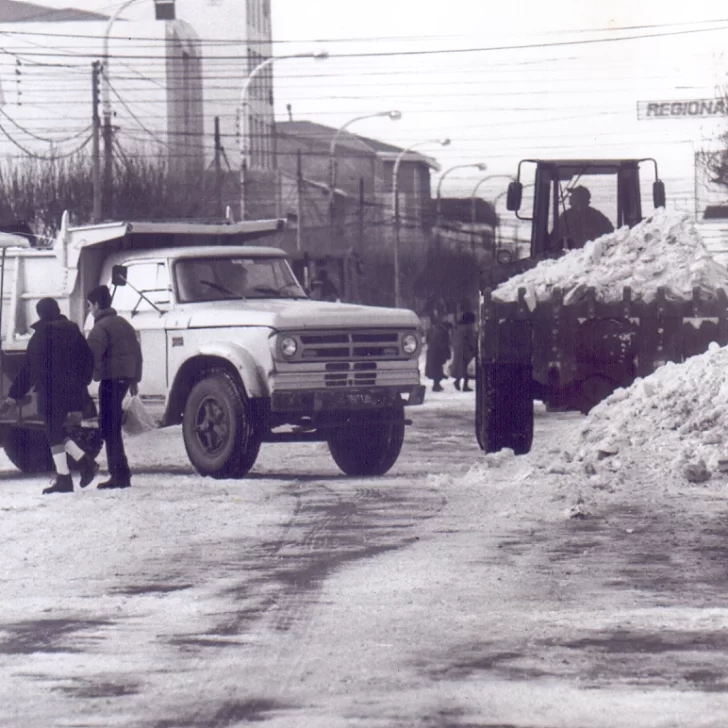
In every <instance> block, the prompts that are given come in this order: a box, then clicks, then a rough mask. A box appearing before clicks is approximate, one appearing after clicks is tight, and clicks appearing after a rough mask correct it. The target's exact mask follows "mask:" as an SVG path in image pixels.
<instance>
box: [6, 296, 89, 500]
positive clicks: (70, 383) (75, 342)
mask: <svg viewBox="0 0 728 728" xmlns="http://www.w3.org/2000/svg"><path fill="white" fill-rule="evenodd" d="M35 309H36V311H37V313H38V317H39V320H38V321H37V322H36V323H34V324H33V325H32V326H31V328H32V329H33V335H32V336H31V337H30V341H29V342H28V348H27V350H26V353H25V361H24V363H23V366H22V368H21V369H20V371H19V372H18V376H17V377H16V379H15V381H14V382H13V384H12V386H11V387H10V390H9V392H8V398H7V400H6V401H8V402H12V403H13V404H17V402H16V400H18V399H21V398H22V397H24V396H25V395H26V394H27V393H28V392H29V391H30V390H31V389H32V388H35V390H36V392H37V393H38V412H39V413H40V414H41V416H42V417H43V419H44V420H45V425H46V435H47V438H48V444H49V445H50V448H51V455H52V457H53V465H54V466H55V471H56V477H55V480H54V481H53V484H52V485H51V486H50V487H49V488H45V489H44V490H43V494H44V495H46V494H48V493H72V492H73V479H72V478H71V473H70V470H69V468H68V459H67V457H66V456H67V455H70V456H71V457H72V458H73V459H74V460H76V461H77V462H78V465H79V470H80V472H81V481H80V483H79V485H80V486H81V487H82V488H85V487H86V486H87V485H88V484H89V483H90V482H91V481H92V480H93V478H94V475H96V473H97V472H98V469H99V466H98V463H97V462H96V461H95V460H94V459H93V458H92V457H91V456H90V455H88V454H87V453H85V452H84V451H83V450H82V449H81V448H80V447H79V446H78V444H77V443H75V442H74V441H73V440H72V439H70V438H69V437H68V436H67V434H66V431H65V429H64V422H65V420H66V417H67V416H68V413H69V412H76V411H81V410H83V407H84V404H85V402H86V400H87V399H88V385H89V384H90V383H91V374H92V372H93V355H92V353H91V349H90V348H89V346H88V344H87V343H86V339H85V338H84V336H83V334H82V333H81V330H80V329H79V328H78V326H76V324H75V323H73V321H69V320H68V319H67V318H66V317H65V316H64V315H63V314H62V313H61V309H60V307H59V305H58V302H57V301H56V300H55V299H53V298H42V299H41V300H40V301H38V303H37V305H36V307H35Z"/></svg>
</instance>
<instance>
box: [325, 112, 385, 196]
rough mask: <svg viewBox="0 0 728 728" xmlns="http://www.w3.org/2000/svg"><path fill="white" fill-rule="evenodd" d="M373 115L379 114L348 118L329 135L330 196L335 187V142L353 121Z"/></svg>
mask: <svg viewBox="0 0 728 728" xmlns="http://www.w3.org/2000/svg"><path fill="white" fill-rule="evenodd" d="M373 116H379V114H366V115H364V116H357V117H356V118H355V119H349V121H347V122H346V124H344V126H341V127H339V128H338V129H337V130H336V131H335V132H334V136H332V137H331V144H330V145H329V192H330V194H331V195H332V196H333V194H334V190H335V189H336V159H335V157H334V154H335V153H336V142H337V141H338V140H339V137H340V136H341V133H342V132H343V131H345V130H346V129H347V128H348V127H349V126H351V125H352V124H353V123H354V122H357V121H361V120H362V119H370V118H371V117H373Z"/></svg>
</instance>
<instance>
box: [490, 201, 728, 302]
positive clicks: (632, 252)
mask: <svg viewBox="0 0 728 728" xmlns="http://www.w3.org/2000/svg"><path fill="white" fill-rule="evenodd" d="M727 285H728V268H725V267H724V266H723V265H721V264H720V263H718V262H717V261H716V260H714V259H713V257H712V256H711V254H710V252H709V251H708V250H707V248H706V247H705V244H704V243H703V241H702V239H701V238H700V235H699V234H698V232H697V230H696V228H695V225H694V224H693V223H692V222H691V220H690V218H689V217H688V216H687V215H685V216H675V215H670V214H669V213H667V212H665V210H664V208H660V209H659V210H657V211H656V212H655V214H654V215H653V216H652V217H650V218H647V219H646V220H643V221H642V222H641V223H640V224H639V225H636V226H635V227H634V228H631V229H630V228H628V227H623V228H620V229H619V230H616V231H615V232H613V233H610V234H609V235H603V236H602V237H600V238H597V239H596V240H592V241H590V242H588V243H586V245H585V246H584V247H583V248H581V249H578V250H571V251H569V252H568V253H566V254H565V255H564V256H563V257H561V258H558V259H549V260H544V261H542V262H540V263H539V264H538V265H537V266H536V267H535V268H533V269H531V270H529V271H526V272H525V273H522V274H521V275H518V276H514V277H513V278H511V279H510V280H508V281H506V282H505V283H503V284H501V285H500V286H498V288H496V290H495V291H494V293H493V298H494V299H497V300H499V301H515V300H517V298H518V289H519V288H525V289H526V301H527V302H528V304H529V306H530V307H531V308H533V306H534V305H535V303H536V302H537V301H541V300H546V299H548V298H549V297H550V295H551V292H552V290H553V288H554V287H560V288H561V289H562V291H563V293H564V302H565V303H567V304H568V303H573V302H576V301H578V300H579V298H580V297H581V296H583V294H584V291H585V289H586V287H594V288H595V289H596V296H597V299H598V300H600V301H605V302H611V301H619V300H621V299H622V290H623V288H624V287H625V286H630V287H631V288H632V296H633V299H635V300H644V301H646V302H649V301H651V300H654V298H655V295H656V293H657V289H658V288H660V287H664V288H665V289H666V295H667V296H668V298H674V299H689V298H691V296H692V291H693V288H695V287H697V288H699V289H700V290H701V291H702V292H703V294H704V295H706V296H711V295H714V294H715V290H716V288H722V287H724V286H727Z"/></svg>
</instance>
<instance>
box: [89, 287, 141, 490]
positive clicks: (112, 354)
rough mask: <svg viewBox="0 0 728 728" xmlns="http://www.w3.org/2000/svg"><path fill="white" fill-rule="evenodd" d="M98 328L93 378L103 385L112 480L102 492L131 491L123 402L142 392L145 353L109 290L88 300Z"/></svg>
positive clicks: (98, 289) (101, 411)
mask: <svg viewBox="0 0 728 728" xmlns="http://www.w3.org/2000/svg"><path fill="white" fill-rule="evenodd" d="M86 298H87V300H88V302H89V306H90V308H91V313H92V314H93V317H94V327H93V328H92V329H91V332H90V333H89V335H88V344H89V346H90V347H91V351H92V352H93V360H94V367H93V377H94V380H95V381H97V382H101V384H100V385H99V419H100V422H101V435H102V437H103V438H104V443H105V445H106V459H107V461H108V467H109V476H110V477H109V479H108V480H105V481H104V482H103V483H99V485H98V487H99V488H101V489H107V488H128V487H129V486H130V485H131V471H130V470H129V463H128V461H127V459H126V453H125V452H124V441H123V439H122V432H121V426H122V420H123V415H124V412H123V409H122V402H123V401H124V397H125V396H126V393H127V392H131V394H132V396H133V395H136V394H138V392H139V386H138V385H139V382H140V381H141V378H142V350H141V347H140V346H139V342H138V341H137V337H136V331H135V330H134V327H133V326H132V325H131V324H130V323H129V322H128V321H127V320H126V319H124V318H122V317H121V316H119V315H118V314H117V313H116V309H114V308H112V307H111V293H110V292H109V289H108V287H107V286H97V287H96V288H94V289H93V290H91V291H89V293H88V295H87V296H86Z"/></svg>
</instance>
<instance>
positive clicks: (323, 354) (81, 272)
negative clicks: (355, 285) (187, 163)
mask: <svg viewBox="0 0 728 728" xmlns="http://www.w3.org/2000/svg"><path fill="white" fill-rule="evenodd" d="M281 226H282V222H281V221H278V220H262V221H261V220H258V221H245V222H238V223H235V222H225V223H219V224H218V223H195V222H186V221H180V222H129V221H125V222H106V223H100V224H95V225H88V226H83V227H71V226H70V225H69V224H68V215H67V214H65V215H64V218H63V221H62V225H61V229H60V231H59V234H58V236H57V238H56V240H55V242H54V245H53V246H52V247H51V248H48V249H37V248H31V249H23V250H21V249H17V250H14V249H12V248H9V249H7V250H6V251H4V252H3V261H4V265H3V271H2V273H3V278H2V280H0V291H2V294H1V295H2V311H1V313H2V316H1V317H0V333H1V335H2V352H1V357H0V364H1V365H2V392H1V394H2V395H3V396H5V394H6V393H7V391H8V388H9V386H10V383H11V382H12V381H13V378H14V376H15V374H16V373H17V371H18V368H19V366H20V364H21V362H22V359H23V355H24V352H25V349H26V347H27V344H28V340H29V339H30V335H31V333H32V331H31V329H30V325H31V324H32V323H33V322H34V321H35V320H37V315H36V313H35V304H36V303H37V302H38V300H39V299H41V298H43V297H44V296H51V297H53V298H56V299H57V300H58V301H59V303H60V305H61V310H62V311H63V312H64V313H65V314H66V315H68V317H69V318H70V319H71V320H73V321H75V322H76V323H77V324H78V325H79V326H80V327H81V328H82V329H85V330H86V331H88V330H89V328H90V326H91V325H92V323H93V322H92V321H91V320H90V317H89V315H88V311H87V308H86V294H87V293H88V291H89V290H91V289H92V288H93V287H95V286H97V285H99V284H101V283H103V284H107V285H109V287H110V289H111V290H112V293H113V304H112V305H113V306H114V308H116V310H117V311H118V313H119V314H120V315H122V316H124V317H126V318H127V319H128V320H129V321H130V322H131V323H132V325H133V326H134V328H135V329H136V331H137V335H138V337H139V340H140V343H141V346H142V352H143V356H144V374H143V379H142V381H141V383H140V394H141V396H142V398H143V399H145V400H147V401H149V402H153V401H154V400H156V401H157V402H158V403H160V404H163V415H162V417H161V423H160V424H161V426H162V427H166V426H171V425H180V424H181V426H182V428H181V429H182V434H183V437H184V443H185V447H186V450H187V454H188V456H189V459H190V461H191V463H192V465H193V466H194V467H195V469H196V470H197V471H198V472H199V473H200V474H202V475H208V476H211V477H213V478H241V477H243V476H245V475H246V473H247V472H248V471H249V470H250V469H251V468H252V467H253V464H254V463H255V460H256V457H257V455H258V451H259V448H260V446H261V443H263V442H279V443H286V442H294V441H325V442H327V444H328V447H329V450H330V452H331V455H332V456H333V458H334V461H335V462H336V464H337V465H338V466H339V468H341V470H342V471H343V472H344V473H347V474H349V475H381V474H383V473H385V472H386V471H387V470H389V469H390V468H391V467H392V465H394V463H395V462H396V460H397V458H398V456H399V453H400V450H401V447H402V443H403V440H404V428H405V424H407V423H408V422H407V421H406V420H405V415H404V406H405V405H416V404H421V403H422V401H423V400H424V387H423V386H422V385H421V384H420V377H419V366H418V359H419V355H420V351H421V347H422V343H421V336H420V331H419V323H420V322H419V318H418V317H417V315H416V314H415V313H414V312H412V311H407V310H402V309H391V308H379V307H371V306H361V305H351V304H346V303H329V302H324V301H314V300H311V299H310V298H309V297H308V295H307V293H306V292H305V291H304V289H303V288H302V287H301V285H300V284H299V282H298V280H297V279H296V277H295V276H294V274H293V272H292V270H291V268H290V267H289V264H288V261H287V259H286V254H285V252H284V251H282V250H281V249H279V248H276V247H262V246H258V245H252V244H250V241H251V240H255V239H257V238H263V237H266V236H270V235H272V234H275V233H276V232H277V231H278V230H280V229H281ZM77 420H80V418H77ZM69 427H70V428H72V434H73V435H74V437H76V438H77V439H78V440H79V441H80V444H81V445H82V446H83V447H85V449H87V451H89V452H91V453H92V454H94V455H95V454H96V453H98V452H99V451H100V448H101V441H100V438H99V436H98V431H97V430H96V429H94V428H88V427H82V426H81V423H80V422H79V421H76V422H75V424H74V423H73V422H69ZM0 441H1V442H2V445H3V447H4V449H5V452H6V454H7V455H8V457H9V458H10V460H11V461H12V462H13V463H14V464H15V465H16V466H17V467H18V468H19V469H20V470H22V471H25V472H41V471H44V470H46V469H49V467H50V461H49V457H50V456H49V451H48V445H47V442H46V440H45V436H44V434H43V426H42V421H41V419H40V417H39V416H38V413H37V408H36V403H35V397H34V396H33V395H31V396H30V397H29V398H27V401H25V402H23V403H22V406H20V407H17V408H13V409H11V410H10V411H5V412H2V413H0Z"/></svg>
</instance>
